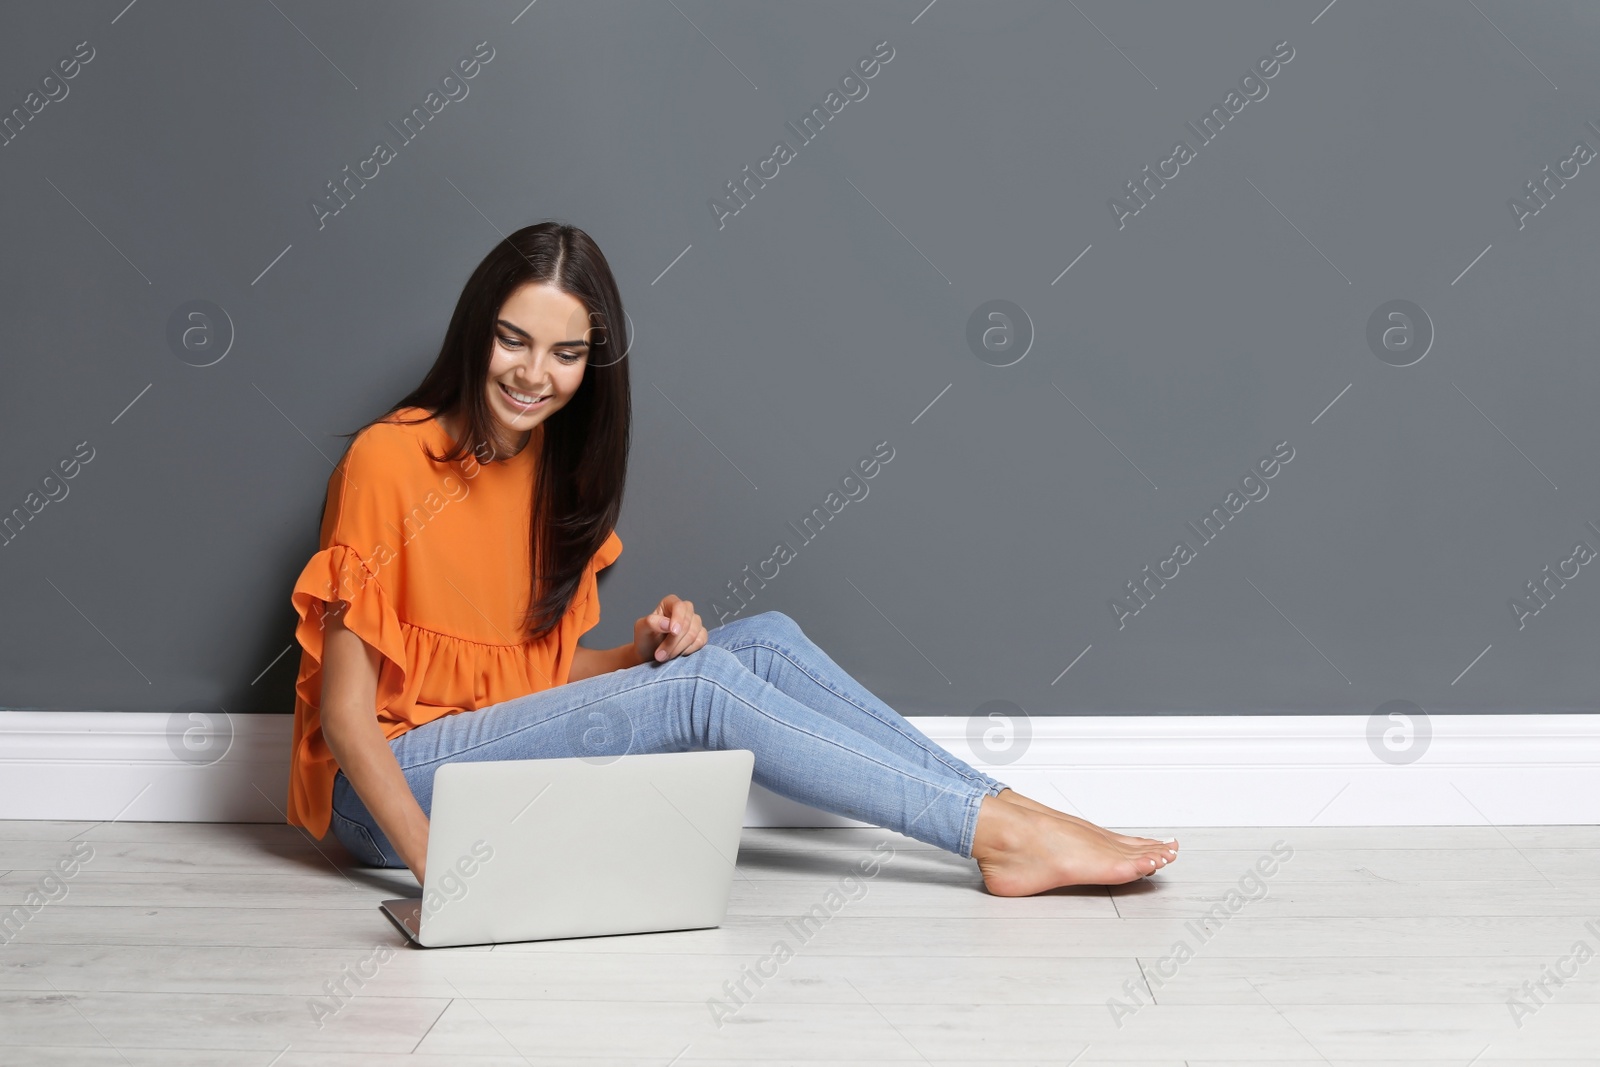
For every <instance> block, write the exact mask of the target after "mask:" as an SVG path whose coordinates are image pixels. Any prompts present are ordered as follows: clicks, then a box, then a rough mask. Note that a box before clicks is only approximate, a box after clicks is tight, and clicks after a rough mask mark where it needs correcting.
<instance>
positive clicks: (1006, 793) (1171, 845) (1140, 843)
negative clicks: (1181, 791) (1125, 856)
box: [995, 787, 1178, 858]
mask: <svg viewBox="0 0 1600 1067" xmlns="http://www.w3.org/2000/svg"><path fill="white" fill-rule="evenodd" d="M995 795H996V796H997V797H999V798H1000V799H1001V800H1004V801H1006V802H1007V803H1010V804H1015V805H1017V806H1018V807H1023V808H1027V809H1028V810H1030V811H1037V812H1040V813H1042V814H1044V815H1050V816H1052V817H1054V818H1057V819H1065V820H1066V821H1067V822H1071V823H1076V824H1077V825H1079V826H1082V827H1085V828H1087V829H1090V830H1098V831H1099V832H1100V833H1102V834H1104V835H1106V837H1108V838H1110V839H1111V840H1113V841H1115V842H1117V843H1118V844H1120V845H1123V846H1125V847H1129V848H1135V849H1139V850H1143V849H1147V848H1152V847H1161V848H1163V849H1165V850H1166V851H1169V852H1171V853H1172V858H1177V854H1178V839H1177V838H1173V839H1172V840H1171V841H1157V840H1156V839H1155V838H1153V837H1129V836H1128V835H1127V834H1119V833H1117V832H1115V831H1113V830H1107V829H1106V828H1105V827H1103V826H1099V825H1096V824H1095V823H1092V822H1090V821H1089V820H1087V819H1080V818H1078V817H1077V816H1076V815H1068V814H1067V813H1066V812H1064V811H1057V810H1056V809H1055V808H1052V807H1049V806H1048V805H1045V804H1041V803H1039V802H1038V801H1037V800H1034V799H1033V798H1032V797H1025V796H1023V795H1022V794H1021V793H1018V792H1017V791H1016V790H1014V789H1011V788H1010V787H1007V788H1005V789H1002V790H1000V792H999V793H996V794H995Z"/></svg>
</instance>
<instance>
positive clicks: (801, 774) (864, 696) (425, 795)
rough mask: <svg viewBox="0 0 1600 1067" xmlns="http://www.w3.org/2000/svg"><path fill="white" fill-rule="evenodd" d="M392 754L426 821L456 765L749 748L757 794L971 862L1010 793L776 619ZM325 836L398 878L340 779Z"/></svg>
mask: <svg viewBox="0 0 1600 1067" xmlns="http://www.w3.org/2000/svg"><path fill="white" fill-rule="evenodd" d="M389 747H390V748H391V749H392V750H393V752H394V755H395V758H396V760H397V761H398V762H399V764H400V769H401V770H402V771H403V772H404V774H405V778H406V783H407V784H408V785H409V786H410V787H411V793H412V795H413V796H415V797H416V799H417V803H418V804H419V805H421V807H422V810H423V811H424V812H430V811H431V809H432V802H433V775H434V772H435V771H436V770H438V768H439V767H441V766H443V765H444V764H446V763H450V762H454V761H465V760H513V759H556V758H561V757H573V756H581V757H587V758H590V759H593V760H595V761H596V762H602V761H605V760H606V758H615V757H621V756H623V755H626V754H629V753H647V752H687V751H695V750H716V749H733V748H742V749H748V750H749V751H750V752H752V753H753V754H754V756H755V760H754V768H753V771H752V780H753V781H755V782H756V783H758V784H759V785H761V786H763V787H764V788H766V789H769V790H771V791H772V792H774V793H777V794H778V795H779V796H784V797H788V798H789V799H791V800H794V801H798V802H799V803H801V804H806V805H809V806H811V807H814V808H819V809H821V810H823V811H828V812H832V813H834V814H836V815H843V816H846V817H848V818H851V819H856V820H859V821H861V822H866V823H871V824H873V825H875V826H884V827H888V828H889V829H891V830H895V831H897V832H899V833H902V834H905V835H906V836H907V837H912V838H915V839H916V840H918V841H923V842H926V843H928V844H931V845H935V846H937V847H939V848H942V849H944V850H946V851H949V852H953V853H956V854H957V855H959V856H962V857H964V858H971V856H972V838H973V834H974V832H975V830H976V828H977V823H978V810H979V807H980V805H981V804H982V802H983V798H984V797H986V796H993V795H995V794H997V793H999V792H1000V791H1001V790H1002V789H1004V788H1006V786H1005V785H1003V784H1002V783H1001V782H999V781H997V780H996V779H994V778H992V777H990V776H989V775H987V774H985V773H983V772H982V771H979V770H976V769H975V768H973V767H971V766H969V765H968V764H966V763H965V762H963V761H962V760H961V759H959V758H957V757H956V756H954V755H952V754H951V753H949V752H947V751H945V750H944V749H943V748H941V747H940V746H939V745H938V744H936V743H935V742H934V741H932V740H931V739H930V738H928V737H927V735H925V734H923V733H922V732H921V731H920V730H918V729H916V728H915V727H914V726H912V725H911V724H910V723H908V722H907V721H906V720H905V719H904V717H902V716H901V715H900V714H899V713H898V712H896V711H895V710H894V709H893V708H891V707H889V706H888V705H887V704H885V703H884V702H883V701H881V700H879V699H878V698H877V697H875V696H873V694H872V693H871V692H869V691H868V690H867V689H866V688H865V687H864V686H862V685H861V684H860V683H859V682H857V681H856V680H855V679H853V678H851V677H850V675H848V674H847V673H845V671H844V670H843V669H842V668H841V667H840V666H839V665H838V664H836V663H835V662H834V661H833V660H832V659H831V658H829V656H828V655H827V654H826V653H825V652H823V651H822V650H821V649H820V648H818V647H817V646H816V645H815V644H814V643H812V641H811V639H810V638H808V637H807V636H806V635H805V634H804V633H803V632H802V631H801V629H800V626H799V624H798V623H796V622H795V621H794V620H793V619H791V618H789V616H787V615H784V614H783V613H781V612H777V611H767V612H762V613H760V614H757V615H751V616H749V617H747V618H742V619H735V620H734V621H732V622H729V623H725V624H724V625H722V626H718V627H716V628H715V629H712V630H708V631H707V640H706V644H705V645H704V646H703V647H701V648H699V649H697V650H696V651H694V652H691V653H689V654H687V655H679V656H674V657H673V658H672V659H669V660H667V661H665V662H656V661H651V662H648V663H641V664H638V665H636V666H633V667H628V668H625V669H623V670H617V671H610V672H608V673H605V674H599V675H596V676H594V677H592V678H584V679H582V680H579V681H575V682H568V683H566V684H565V685H559V686H554V687H552V688H550V689H545V690H541V691H540V692H537V693H530V694H528V695H527V696H521V697H516V698H514V699H512V700H506V701H502V702H501V703H498V704H491V705H488V706H486V707H482V708H478V709H476V710H473V711H467V712H459V713H457V714H454V715H446V716H444V717H443V718H439V719H435V720H433V721H432V722H429V723H425V724H424V725H422V726H418V727H415V728H414V729H411V730H408V731H407V732H405V733H403V734H401V735H400V736H398V737H396V738H394V739H392V740H391V741H390V742H389ZM331 828H332V830H333V832H334V835H335V836H336V837H338V839H339V841H340V842H341V843H342V844H343V845H344V846H345V848H347V849H348V850H349V851H350V853H351V854H352V855H353V856H354V857H355V858H356V859H357V860H358V861H359V862H361V863H364V864H366V865H368V866H374V867H404V866H405V863H404V862H403V861H402V860H401V859H400V857H399V855H398V854H397V853H396V852H395V850H394V847H393V845H391V844H390V843H389V840H388V838H387V837H386V836H385V835H384V833H383V830H382V828H380V827H379V826H378V824H377V821H376V820H375V819H374V818H373V817H372V815H371V813H370V812H369V811H368V810H367V807H366V805H365V804H364V803H362V801H361V798H360V797H359V796H358V795H357V793H356V791H355V787H354V786H352V785H351V784H350V780H349V779H348V778H346V777H345V775H344V772H343V771H340V772H339V773H338V774H337V775H336V776H335V777H334V785H333V816H332V820H331Z"/></svg>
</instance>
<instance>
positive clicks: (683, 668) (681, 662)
mask: <svg viewBox="0 0 1600 1067" xmlns="http://www.w3.org/2000/svg"><path fill="white" fill-rule="evenodd" d="M661 668H662V669H664V670H671V671H673V672H674V673H675V674H680V675H686V676H689V677H694V678H705V679H709V680H711V681H721V680H725V679H727V678H731V677H733V676H734V672H735V671H741V672H742V671H745V669H746V668H745V665H744V664H743V663H742V662H741V661H740V660H739V657H738V656H736V655H734V654H733V653H732V652H729V651H728V650H727V649H725V648H723V647H722V646H720V645H713V644H711V643H709V642H708V643H706V644H705V645H702V646H701V647H700V648H698V649H696V650H695V651H693V652H691V653H689V654H688V655H687V656H674V657H672V658H671V659H669V660H667V661H666V662H665V663H663V664H661Z"/></svg>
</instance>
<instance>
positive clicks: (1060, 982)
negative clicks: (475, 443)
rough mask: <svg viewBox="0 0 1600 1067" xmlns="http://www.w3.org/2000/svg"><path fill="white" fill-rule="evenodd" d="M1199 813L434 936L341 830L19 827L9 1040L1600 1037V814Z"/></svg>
mask: <svg viewBox="0 0 1600 1067" xmlns="http://www.w3.org/2000/svg"><path fill="white" fill-rule="evenodd" d="M1132 829H1133V830H1134V831H1136V832H1137V831H1139V830H1140V829H1141V828H1132ZM1179 836H1180V843H1181V846H1182V850H1181V855H1180V858H1179V860H1178V862H1176V863H1174V864H1173V865H1172V866H1170V867H1168V868H1166V869H1164V870H1162V871H1161V872H1159V873H1158V874H1156V875H1154V876H1153V877H1151V878H1149V879H1147V880H1145V881H1143V882H1140V883H1136V884H1134V885H1130V886H1123V887H1117V888H1115V889H1110V890H1107V889H1103V888H1081V889H1073V890H1062V891H1058V892H1054V893H1049V894H1041V895H1039V896H1037V897H1031V898H1024V899H1006V898H998V897H993V896H990V895H989V894H988V893H987V892H985V891H984V889H983V885H982V880H981V878H980V877H979V875H978V872H977V870H976V868H975V865H974V864H973V863H972V862H971V861H970V860H966V859H962V858H961V857H958V856H953V855H951V854H949V853H945V852H942V851H940V850H938V849H936V848H933V847H931V846H928V845H926V844H925V843H923V842H918V841H914V840H912V839H909V838H905V837H903V836H901V835H898V834H894V833H891V832H889V831H884V830H876V829H871V828H864V829H827V830H787V829H772V828H765V829H758V828H751V829H747V830H745V831H744V834H743V837H742V842H741V849H740V853H739V861H738V868H737V876H736V877H735V879H734V882H733V886H732V890H731V892H730V898H729V910H728V915H727V918H726V919H725V921H724V922H723V924H722V925H721V926H720V927H718V928H715V929H711V930H694V931H678V932H673V933H662V934H643V935H631V936H624V937H612V938H592V939H570V940H565V941H549V942H529V943H522V944H506V945H498V946H474V947H471V948H463V949H439V950H419V949H415V948H411V947H409V946H408V945H406V944H405V943H404V941H403V939H402V938H401V937H400V936H399V934H398V933H397V932H396V931H395V930H394V928H393V926H391V925H390V924H389V922H388V921H387V920H386V919H384V918H383V916H382V915H381V914H380V913H379V912H378V910H377V902H378V901H379V900H381V899H384V898H386V897H389V896H395V895H411V894H414V893H415V892H416V885H415V882H414V881H413V880H412V879H411V877H410V874H409V872H406V871H385V870H372V869H367V868H362V867H360V866H358V865H356V864H354V863H353V862H352V861H351V859H350V857H349V856H348V855H347V854H345V853H344V851H343V849H342V848H341V847H340V846H339V845H338V844H337V842H335V841H334V840H333V839H331V838H329V839H327V840H325V841H313V840H312V839H310V838H309V837H307V836H306V835H305V834H303V833H301V832H300V831H298V830H296V829H295V828H292V827H287V826H279V825H269V824H248V825H233V824H178V823H124V822H117V823H89V822H30V823H0V872H3V873H0V917H4V916H6V915H10V916H11V917H12V920H11V923H10V925H9V926H8V927H6V928H5V930H4V931H3V932H0V1063H4V1064H6V1065H7V1067H10V1065H13V1064H21V1065H29V1064H41V1065H43V1064H51V1065H54V1064H73V1065H78V1064H90V1065H97V1064H139V1065H144V1064H151V1065H154V1064H163V1065H167V1064H173V1065H178V1067H184V1065H188V1064H206V1065H208V1067H210V1065H214V1064H222V1065H231V1064H251V1065H255V1067H264V1065H266V1064H268V1063H273V1064H274V1067H296V1065H304V1067H310V1065H329V1067H331V1065H332V1064H335V1063H337V1064H339V1065H340V1067H349V1065H351V1064H358V1065H359V1064H400V1063H406V1064H415V1065H418V1067H431V1065H436V1064H437V1065H443V1064H451V1065H455V1064H464V1065H468V1067H471V1065H475V1064H476V1065H482V1067H499V1065H502V1064H533V1065H539V1067H543V1065H545V1064H552V1065H553V1064H558V1063H559V1064H575V1065H577V1067H603V1065H608V1064H626V1065H629V1067H636V1065H643V1064H654V1065H658V1067H659V1065H661V1064H666V1063H673V1064H675V1065H676V1067H689V1065H692V1064H701V1065H705V1064H724V1065H725V1064H730V1063H759V1064H763V1065H771V1064H783V1063H793V1064H822V1063H828V1064H839V1065H849V1064H852V1063H854V1064H861V1065H865V1064H867V1063H873V1064H882V1063H900V1062H904V1063H934V1064H945V1063H952V1064H953V1063H1005V1064H1019V1065H1020V1064H1047V1063H1048V1064H1052V1065H1055V1067H1061V1065H1063V1064H1066V1063H1069V1062H1073V1061H1074V1057H1076V1061H1075V1064H1076V1067H1089V1065H1092V1064H1118V1065H1121V1067H1136V1065H1139V1064H1145V1065H1148V1067H1157V1065H1159V1067H1181V1065H1184V1064H1187V1067H1200V1065H1201V1064H1210V1065H1221V1064H1256V1065H1266V1064H1300V1063H1305V1064H1325V1063H1329V1062H1332V1063H1340V1064H1343V1063H1361V1064H1384V1063H1390V1064H1399V1063H1406V1064H1412V1065H1415V1064H1438V1065H1439V1067H1443V1065H1444V1064H1446V1063H1448V1064H1451V1065H1452V1067H1463V1065H1464V1064H1467V1063H1469V1062H1473V1060H1474V1057H1477V1059H1476V1061H1475V1062H1476V1067H1490V1065H1494V1067H1508V1065H1511V1064H1517V1063H1541V1064H1547V1065H1570V1067H1576V1065H1577V1064H1596V1063H1600V1053H1597V1050H1600V1042H1597V1041H1596V1038H1595V1029H1594V1026H1593V1024H1592V1023H1591V1022H1590V1019H1591V1018H1592V1017H1594V1016H1595V1015H1596V1010H1595V1009H1596V1005H1600V963H1595V962H1593V961H1592V959H1591V958H1585V959H1584V960H1583V961H1582V962H1581V963H1577V962H1576V956H1575V952H1576V949H1577V946H1579V945H1580V944H1581V945H1585V946H1588V948H1589V949H1590V950H1591V951H1594V952H1600V829H1597V828H1595V827H1581V826H1577V827H1575V826H1551V827H1492V826H1460V827H1409V828H1408V827H1382V828H1372V829H1364V828H1361V827H1311V828H1276V829H1275V828H1271V827H1245V828H1209V829H1190V830H1184V831H1181V832H1180V835H1179ZM1274 845H1277V846H1278V848H1279V853H1278V858H1277V860H1276V862H1273V861H1272V852H1271V850H1272V848H1273V846H1274ZM82 846H87V847H89V848H92V849H93V854H92V857H90V858H89V859H87V860H86V861H84V862H82V863H81V864H80V866H79V869H78V871H77V873H76V874H74V875H73V877H71V878H70V879H66V880H65V886H66V888H65V892H64V893H60V892H58V893H56V894H55V896H56V899H54V900H53V901H52V902H50V903H47V904H45V905H44V906H42V907H40V908H38V909H37V910H36V911H30V910H29V909H28V908H26V907H23V905H24V904H25V902H28V901H30V900H32V901H37V900H38V897H36V896H30V894H32V893H34V892H35V891H37V890H39V889H41V888H42V887H44V886H46V885H47V884H48V883H45V882H44V881H42V879H43V878H44V876H45V873H46V872H47V871H48V870H50V869H51V868H52V867H53V866H54V865H55V864H56V863H57V862H58V861H59V860H61V859H63V858H65V857H67V856H69V855H72V854H74V853H73V851H72V850H73V849H74V848H78V849H79V853H78V854H80V855H81V851H82ZM1290 849H1292V855H1289V856H1288V858H1283V856H1284V855H1285V854H1286V852H1287V850H1290ZM868 856H874V857H876V858H880V859H884V858H886V859H887V862H884V863H882V864H881V865H880V866H879V868H878V871H877V873H876V874H875V875H873V876H872V877H871V878H857V877H855V876H854V874H853V872H857V871H858V870H859V868H858V867H857V861H859V860H860V859H862V858H865V857H868ZM831 893H837V894H840V896H830V894H831ZM841 896H842V898H843V901H844V902H843V903H842V904H841V905H837V908H836V910H832V911H830V910H828V908H827V907H826V906H825V903H824V902H825V901H828V900H833V901H834V902H835V903H836V904H837V901H838V900H839V899H840V897H841ZM19 907H21V908H22V910H21V912H18V911H17V910H16V909H18V908H19ZM808 913H809V914H811V915H812V916H813V917H815V919H816V920H817V925H816V926H815V927H814V928H811V929H802V928H799V927H797V926H796V925H795V924H794V922H793V920H795V919H796V918H797V917H799V916H802V915H805V914H808ZM19 914H20V915H21V916H22V918H21V920H20V921H19V920H18V919H17V916H18V915H19ZM780 944H781V945H782V946H783V947H784V949H785V951H784V952H783V953H782V954H781V958H779V957H780V953H778V952H777V948H778V946H779V945H780ZM1180 945H1181V946H1182V950H1181V951H1180V950H1179V946H1180ZM380 951H381V952H382V953H383V958H382V961H381V963H379V964H373V963H372V961H373V960H374V959H377V958H378V956H377V954H378V953H379V952H380ZM363 968H370V969H368V970H365V971H364V972H363V970H362V969H363ZM1560 968H1568V969H1570V970H1571V972H1572V973H1570V974H1568V976H1567V977H1565V978H1560V979H1559V981H1558V980H1557V977H1558V976H1556V977H1553V976H1554V975H1555V972H1556V971H1557V970H1558V969H1560ZM353 973H366V974H367V977H365V978H361V979H360V980H359V981H357V980H353V979H352V978H351V975H352V974H353ZM1541 981H1542V982H1543V983H1544V986H1545V988H1544V990H1543V991H1542V992H1540V993H1539V995H1538V996H1537V997H1534V996H1533V992H1534V990H1535V986H1534V984H1535V983H1539V982H1541ZM341 982H342V983H344V985H343V989H340V988H339V985H338V983H341ZM1513 994H1516V995H1518V996H1520V997H1522V998H1523V1001H1521V1002H1518V1001H1512V1002H1509V1003H1508V997H1511V996H1512V995H1513ZM1517 1003H1522V1004H1523V1010H1520V1011H1515V1010H1514V1006H1515V1005H1516V1004H1517ZM319 1005H320V1007H319ZM274 1057H278V1058H277V1059H276V1060H274ZM675 1057H676V1058H675Z"/></svg>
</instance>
